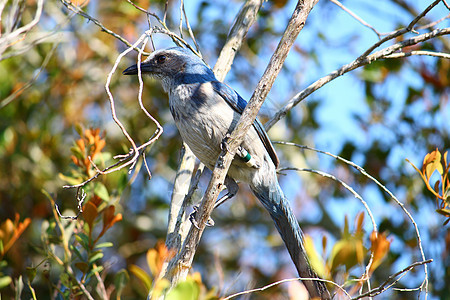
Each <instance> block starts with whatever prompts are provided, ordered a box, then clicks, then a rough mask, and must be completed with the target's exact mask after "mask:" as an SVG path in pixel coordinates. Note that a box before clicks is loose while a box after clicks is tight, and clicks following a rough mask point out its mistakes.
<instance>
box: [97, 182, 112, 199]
mask: <svg viewBox="0 0 450 300" xmlns="http://www.w3.org/2000/svg"><path fill="white" fill-rule="evenodd" d="M94 194H96V195H97V196H99V197H100V198H101V199H103V200H105V201H109V193H108V190H107V189H106V186H105V185H104V184H103V183H100V182H96V183H95V185H94Z"/></svg>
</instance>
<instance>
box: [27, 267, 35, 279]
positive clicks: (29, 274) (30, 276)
mask: <svg viewBox="0 0 450 300" xmlns="http://www.w3.org/2000/svg"><path fill="white" fill-rule="evenodd" d="M36 272H37V270H36V268H33V267H27V271H26V273H27V277H28V280H29V281H30V282H33V280H34V277H36Z"/></svg>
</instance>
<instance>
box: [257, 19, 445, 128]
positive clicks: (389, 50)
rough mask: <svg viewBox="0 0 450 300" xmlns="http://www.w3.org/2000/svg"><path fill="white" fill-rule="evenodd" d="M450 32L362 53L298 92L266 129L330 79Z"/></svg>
mask: <svg viewBox="0 0 450 300" xmlns="http://www.w3.org/2000/svg"><path fill="white" fill-rule="evenodd" d="M448 34H450V27H449V28H443V29H435V30H433V31H431V32H427V33H424V34H421V35H417V36H415V37H413V38H410V39H407V40H404V41H401V42H398V43H396V44H394V45H392V46H389V47H386V48H384V49H381V50H378V51H376V52H375V53H373V54H371V55H369V56H366V57H365V58H363V59H362V58H361V57H362V55H361V56H360V57H359V58H357V59H355V60H354V61H352V62H350V63H348V64H346V65H343V66H341V67H340V68H339V69H337V70H335V71H333V72H331V73H329V74H328V75H326V76H324V77H322V78H320V79H318V80H316V81H315V82H313V83H312V84H310V85H309V86H308V87H307V88H305V89H304V90H302V91H301V92H299V93H298V94H296V95H295V96H294V97H292V98H291V99H290V100H289V101H288V102H287V103H286V104H285V106H284V107H282V108H281V109H280V110H279V111H278V112H277V113H276V114H275V115H274V116H273V117H272V118H271V119H270V120H269V121H268V122H267V123H266V124H264V127H265V128H266V130H269V129H270V128H271V127H272V126H273V125H274V124H275V123H276V122H278V121H279V120H280V119H281V118H283V117H284V116H285V115H286V114H287V113H288V112H289V111H290V110H291V109H292V108H293V107H294V106H296V105H297V104H298V103H300V102H301V101H302V100H303V99H305V98H306V97H308V96H309V95H311V94H312V93H313V92H315V91H316V90H318V89H319V88H321V87H323V86H324V85H325V84H327V83H329V82H330V81H332V80H334V79H336V78H337V77H339V76H342V75H344V74H346V73H348V72H350V71H353V70H355V69H357V68H359V67H362V66H365V65H368V64H371V63H372V62H374V61H376V60H379V59H384V58H386V57H389V55H392V54H393V53H395V52H396V51H399V50H401V49H402V48H405V47H408V46H412V45H415V44H418V43H421V42H424V41H427V40H429V39H432V38H435V37H438V36H443V35H448Z"/></svg>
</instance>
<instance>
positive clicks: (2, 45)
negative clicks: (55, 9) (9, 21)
mask: <svg viewBox="0 0 450 300" xmlns="http://www.w3.org/2000/svg"><path fill="white" fill-rule="evenodd" d="M43 7H44V0H38V2H37V8H36V14H35V15H34V18H33V20H31V22H30V23H28V24H26V25H23V26H22V27H20V28H18V29H16V30H13V28H11V30H13V31H12V32H4V33H3V34H2V35H1V36H0V54H1V53H3V51H4V50H6V49H7V48H8V47H10V46H12V44H11V43H13V41H14V40H15V39H16V38H17V37H18V36H19V35H21V34H25V33H27V32H29V31H30V30H31V29H32V28H33V27H34V26H36V24H37V23H38V22H39V20H40V19H41V15H42V9H43ZM18 18H20V17H18ZM16 21H18V20H16ZM18 24H19V22H18Z"/></svg>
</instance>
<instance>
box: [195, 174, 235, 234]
mask: <svg viewBox="0 0 450 300" xmlns="http://www.w3.org/2000/svg"><path fill="white" fill-rule="evenodd" d="M224 186H225V189H226V190H227V193H226V194H225V195H223V196H222V197H221V198H220V199H218V200H217V201H216V203H215V204H214V208H213V209H216V208H217V207H219V206H220V205H221V204H223V203H224V202H225V201H227V200H228V199H231V198H233V197H234V196H235V195H236V194H237V192H238V190H239V185H238V184H237V183H236V181H234V179H233V178H231V177H228V176H227V177H225V182H224ZM198 208H199V207H198V205H195V206H194V207H193V209H194V211H193V212H192V213H191V214H190V215H189V221H191V223H192V225H194V226H195V227H197V228H199V227H198V223H197V220H196V219H195V217H196V214H197V212H198ZM205 225H206V226H214V220H213V219H212V218H211V217H209V218H208V221H206V224H205Z"/></svg>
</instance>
